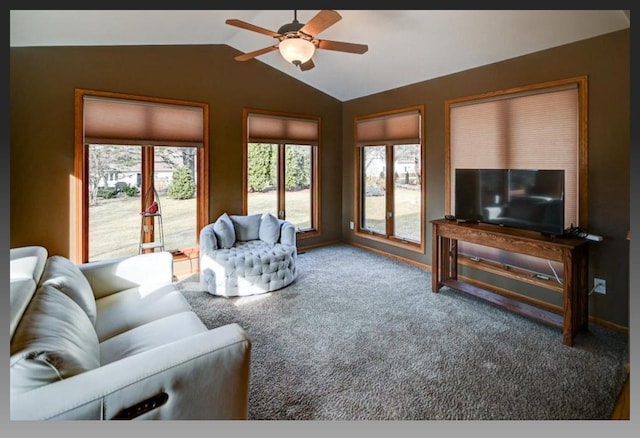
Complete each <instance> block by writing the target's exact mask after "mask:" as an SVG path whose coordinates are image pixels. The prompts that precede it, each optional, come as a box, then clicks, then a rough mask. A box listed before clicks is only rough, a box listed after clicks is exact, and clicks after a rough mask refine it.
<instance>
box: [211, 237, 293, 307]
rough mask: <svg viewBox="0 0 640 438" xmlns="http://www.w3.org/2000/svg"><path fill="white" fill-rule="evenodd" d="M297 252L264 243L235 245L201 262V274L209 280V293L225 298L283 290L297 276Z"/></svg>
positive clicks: (282, 246)
mask: <svg viewBox="0 0 640 438" xmlns="http://www.w3.org/2000/svg"><path fill="white" fill-rule="evenodd" d="M296 258H297V250H296V247H295V246H293V245H284V244H281V243H266V242H263V241H261V240H250V241H247V242H236V244H235V245H234V246H233V247H232V248H228V249H217V250H216V251H212V252H210V253H209V254H207V255H206V256H205V257H204V259H202V260H200V263H201V275H202V276H204V277H207V276H208V277H209V282H213V281H215V287H212V286H213V284H210V283H209V284H208V285H207V287H206V290H207V291H208V292H209V293H211V294H213V295H220V296H225V297H232V296H245V295H255V294H261V293H265V292H271V291H274V290H277V289H281V288H283V287H285V286H288V285H289V284H291V283H292V282H293V281H294V280H295V279H296V277H297V275H298V272H297V270H296Z"/></svg>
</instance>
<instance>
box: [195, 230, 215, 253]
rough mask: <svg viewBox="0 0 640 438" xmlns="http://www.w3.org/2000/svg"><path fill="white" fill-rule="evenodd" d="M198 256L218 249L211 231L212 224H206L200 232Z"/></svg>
mask: <svg viewBox="0 0 640 438" xmlns="http://www.w3.org/2000/svg"><path fill="white" fill-rule="evenodd" d="M199 244H200V255H201V256H202V254H210V253H211V251H215V250H216V249H218V238H217V237H216V233H215V232H214V231H213V224H208V225H205V226H204V227H202V230H200V242H199Z"/></svg>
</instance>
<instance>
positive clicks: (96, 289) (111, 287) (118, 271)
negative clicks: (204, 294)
mask: <svg viewBox="0 0 640 438" xmlns="http://www.w3.org/2000/svg"><path fill="white" fill-rule="evenodd" d="M78 267H79V268H80V271H81V272H82V273H83V274H84V275H85V277H87V280H89V284H90V285H91V288H92V289H93V294H94V295H95V297H96V298H101V297H104V296H107V295H110V294H112V293H115V292H119V291H121V290H125V289H130V288H132V287H137V286H143V285H145V286H146V285H155V284H168V283H171V282H172V281H173V256H172V255H171V253H170V252H168V251H162V252H154V253H148V254H139V255H135V256H131V257H120V258H116V259H109V260H100V261H96V262H89V263H83V264H80V265H78Z"/></svg>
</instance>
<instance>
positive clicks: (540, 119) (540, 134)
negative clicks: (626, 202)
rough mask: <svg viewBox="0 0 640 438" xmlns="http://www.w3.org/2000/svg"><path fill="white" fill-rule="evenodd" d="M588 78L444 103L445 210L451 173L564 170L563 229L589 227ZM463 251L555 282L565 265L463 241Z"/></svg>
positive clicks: (450, 200) (449, 204)
mask: <svg viewBox="0 0 640 438" xmlns="http://www.w3.org/2000/svg"><path fill="white" fill-rule="evenodd" d="M586 99H587V81H586V77H579V78H571V79H566V80H561V81H555V82H551V83H545V84H537V85H532V86H528V87H521V88H518V89H511V90H504V91H500V92H492V93H487V94H483V95H479V96H469V97H464V98H459V99H454V100H450V101H448V102H446V112H445V117H446V120H445V123H446V125H447V126H448V132H447V134H448V135H447V144H446V181H445V185H446V198H445V199H446V201H445V202H446V205H445V211H446V212H447V213H450V214H455V211H454V207H453V206H455V193H456V187H455V183H456V182H455V170H456V169H557V170H564V178H565V181H564V190H565V193H564V200H565V203H564V224H565V228H568V227H570V226H572V225H573V226H581V227H586V226H587V216H586V199H587V181H586V180H587V146H586V144H587V135H586V132H587V114H586ZM459 250H460V252H461V253H464V254H467V255H468V256H471V257H473V256H475V258H476V259H477V258H480V259H487V260H491V261H495V262H498V263H500V264H501V265H503V266H512V267H519V268H522V269H524V270H525V271H534V272H538V273H541V274H544V275H549V276H552V278H553V277H555V276H556V274H557V273H559V274H560V275H562V266H559V265H557V264H552V263H551V262H548V261H546V260H539V259H536V258H534V257H530V256H524V255H519V254H514V253H508V252H505V251H500V250H496V249H492V248H485V247H481V246H479V245H473V244H469V243H464V244H463V243H461V244H460V248H459Z"/></svg>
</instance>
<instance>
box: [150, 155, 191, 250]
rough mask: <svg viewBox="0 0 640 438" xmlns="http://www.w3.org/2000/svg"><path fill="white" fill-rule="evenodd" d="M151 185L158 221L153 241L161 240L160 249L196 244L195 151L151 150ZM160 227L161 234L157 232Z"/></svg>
mask: <svg viewBox="0 0 640 438" xmlns="http://www.w3.org/2000/svg"><path fill="white" fill-rule="evenodd" d="M153 151H154V166H153V167H154V174H153V184H154V186H155V189H156V191H157V192H158V197H159V199H158V203H159V204H160V209H161V212H162V217H161V218H158V217H156V219H155V220H156V224H155V233H156V234H155V241H156V242H159V241H160V240H161V237H162V236H160V232H161V231H162V234H163V236H164V249H165V250H167V251H171V250H174V249H180V248H191V247H194V246H196V244H197V240H196V237H197V230H196V226H197V221H196V205H197V195H196V193H197V186H196V184H197V182H196V181H197V175H196V169H197V168H198V166H197V162H196V157H197V155H196V152H197V151H196V148H194V147H154V148H153ZM160 226H162V230H160Z"/></svg>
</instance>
